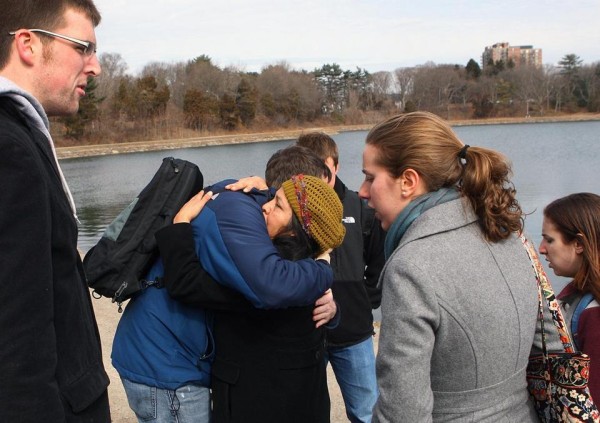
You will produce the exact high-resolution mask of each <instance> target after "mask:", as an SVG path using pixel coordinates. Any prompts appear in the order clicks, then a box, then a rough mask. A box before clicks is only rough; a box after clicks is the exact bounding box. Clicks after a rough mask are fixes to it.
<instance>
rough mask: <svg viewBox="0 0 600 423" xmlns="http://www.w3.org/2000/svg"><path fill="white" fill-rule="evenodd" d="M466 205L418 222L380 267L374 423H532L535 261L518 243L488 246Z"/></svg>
mask: <svg viewBox="0 0 600 423" xmlns="http://www.w3.org/2000/svg"><path fill="white" fill-rule="evenodd" d="M463 201H464V200H462V199H457V200H453V201H450V202H448V203H445V204H441V205H438V206H436V207H434V208H432V209H430V210H428V211H426V212H425V213H423V214H422V215H421V216H420V217H419V218H417V219H416V220H415V221H414V222H413V223H412V225H411V226H410V227H409V228H408V230H407V232H406V233H405V234H404V236H403V238H402V240H401V241H400V244H399V245H398V247H397V248H396V250H395V251H394V252H393V253H392V255H391V256H390V257H389V259H388V260H387V262H386V265H385V267H384V269H383V272H382V275H381V278H380V284H381V285H382V289H383V294H382V303H381V313H382V321H381V332H380V340H379V351H378V355H377V380H378V384H379V391H380V397H379V400H378V402H377V404H376V406H375V409H374V421H375V422H390V423H391V422H393V423H399V422H411V423H414V422H431V421H435V422H450V421H452V422H479V423H481V422H518V423H526V422H537V421H538V419H537V416H536V414H535V411H534V409H533V405H532V403H531V401H530V400H529V397H528V392H527V389H526V379H525V369H526V367H527V362H528V357H529V354H530V352H531V349H532V345H533V344H534V335H536V327H537V326H538V325H537V324H536V322H537V311H538V299H537V298H538V297H537V282H536V278H535V274H534V272H533V269H532V266H531V262H530V260H529V257H528V256H527V253H526V251H525V249H524V247H523V245H522V243H521V241H520V240H519V239H518V238H517V237H515V236H512V237H510V238H509V239H507V240H505V241H502V242H498V243H490V242H487V241H486V240H485V239H484V237H483V234H482V231H481V229H480V227H479V225H478V223H477V216H476V215H475V214H474V213H473V211H472V208H471V207H470V206H469V205H467V203H466V202H463ZM545 326H546V331H547V332H548V329H550V331H552V329H554V327H553V324H552V321H551V320H548V321H547V323H546V325H545ZM538 336H539V335H538ZM559 345H560V344H559V343H558V337H557V335H556V331H555V330H554V333H553V334H552V336H551V338H550V347H551V348H550V349H551V350H553V349H556V348H559V347H558V346H559Z"/></svg>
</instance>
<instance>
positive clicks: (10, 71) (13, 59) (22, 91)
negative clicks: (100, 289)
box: [0, 0, 110, 423]
mask: <svg viewBox="0 0 600 423" xmlns="http://www.w3.org/2000/svg"><path fill="white" fill-rule="evenodd" d="M1 9H2V11H1V12H0V205H1V206H0V304H1V311H0V345H1V347H0V375H2V376H1V378H2V383H0V416H1V417H0V420H2V421H7V422H8V421H10V422H12V421H15V422H16V421H18V422H41V421H43V422H101V423H105V422H110V411H109V405H108V394H107V386H108V383H109V380H108V376H107V374H106V372H105V370H104V366H103V363H102V353H101V347H100V337H99V334H98V328H97V325H96V320H95V317H94V312H93V309H92V305H91V300H90V294H89V290H88V288H87V284H86V281H85V276H84V274H83V268H82V265H81V260H80V256H79V252H78V250H77V215H76V209H75V203H74V201H73V196H72V195H71V193H70V191H69V187H68V185H67V182H66V181H65V178H64V176H63V174H62V171H61V169H60V166H59V163H58V160H57V159H56V152H55V149H54V144H53V141H52V138H51V136H50V133H49V131H48V116H65V115H70V114H74V113H76V112H77V110H78V108H79V101H80V99H81V98H82V97H83V96H84V95H85V88H86V84H87V81H88V78H89V77H95V76H97V75H98V74H99V73H100V64H99V63H98V59H97V57H96V54H95V52H96V44H95V42H96V36H95V32H94V28H95V27H96V25H98V23H99V22H100V14H99V12H98V10H97V9H96V7H95V6H94V4H93V2H92V0H43V1H41V0H2V7H1Z"/></svg>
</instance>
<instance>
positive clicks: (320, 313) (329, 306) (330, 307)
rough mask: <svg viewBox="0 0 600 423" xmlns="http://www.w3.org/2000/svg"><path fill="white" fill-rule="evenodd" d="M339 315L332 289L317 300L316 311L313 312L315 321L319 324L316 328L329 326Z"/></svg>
mask: <svg viewBox="0 0 600 423" xmlns="http://www.w3.org/2000/svg"><path fill="white" fill-rule="evenodd" d="M336 313H337V304H336V303H335V301H334V299H333V293H332V292H331V289H328V290H327V291H325V294H323V296H322V297H321V298H319V299H318V300H317V302H316V303H315V309H314V310H313V321H314V322H317V325H316V327H317V328H318V327H320V326H323V325H325V324H327V323H328V322H329V321H330V320H331V319H333V318H334V317H335V314H336Z"/></svg>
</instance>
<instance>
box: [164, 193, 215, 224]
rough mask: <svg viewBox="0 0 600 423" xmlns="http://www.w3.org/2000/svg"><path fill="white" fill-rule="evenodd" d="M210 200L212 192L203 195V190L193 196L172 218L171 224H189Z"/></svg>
mask: <svg viewBox="0 0 600 423" xmlns="http://www.w3.org/2000/svg"><path fill="white" fill-rule="evenodd" d="M211 198H212V192H211V191H208V192H207V193H204V190H202V191H200V192H199V193H198V194H196V195H194V196H193V197H192V198H190V200H189V201H188V202H187V203H185V204H184V205H183V206H182V207H181V209H180V210H179V212H178V213H177V214H176V215H175V217H174V218H173V223H190V222H191V221H192V219H194V218H195V217H196V216H198V215H199V214H200V212H201V211H202V209H203V208H204V205H205V204H206V203H208V200H210V199H211Z"/></svg>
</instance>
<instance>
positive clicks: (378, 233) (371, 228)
mask: <svg viewBox="0 0 600 423" xmlns="http://www.w3.org/2000/svg"><path fill="white" fill-rule="evenodd" d="M361 202H362V207H363V213H362V217H363V222H362V225H363V226H362V227H363V231H364V232H363V238H364V259H365V266H366V268H365V288H366V289H367V294H368V295H369V300H370V301H371V307H372V308H373V309H376V308H378V307H379V306H380V305H381V286H379V285H378V281H379V275H380V274H381V270H382V269H383V266H384V264H385V254H384V251H383V244H384V241H385V235H386V233H385V231H384V230H383V229H382V228H381V222H380V221H379V220H378V219H377V218H376V217H375V210H373V209H372V208H370V207H369V206H368V205H367V203H366V202H365V201H361Z"/></svg>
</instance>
